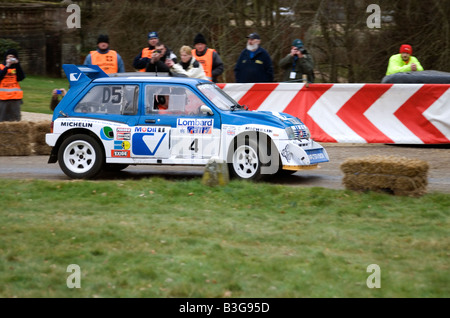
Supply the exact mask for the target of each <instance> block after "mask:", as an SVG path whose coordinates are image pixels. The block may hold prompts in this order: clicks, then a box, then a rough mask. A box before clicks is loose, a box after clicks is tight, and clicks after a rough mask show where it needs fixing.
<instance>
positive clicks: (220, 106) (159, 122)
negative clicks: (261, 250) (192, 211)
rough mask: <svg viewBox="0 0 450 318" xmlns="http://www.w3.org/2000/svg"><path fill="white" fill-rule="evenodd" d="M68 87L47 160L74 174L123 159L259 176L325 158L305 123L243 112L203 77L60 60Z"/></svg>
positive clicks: (116, 166)
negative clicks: (214, 165)
mask: <svg viewBox="0 0 450 318" xmlns="http://www.w3.org/2000/svg"><path fill="white" fill-rule="evenodd" d="M63 67H64V71H65V72H66V75H67V77H68V79H69V82H70V89H69V91H68V93H67V94H66V96H65V97H64V98H63V99H62V100H61V102H60V103H59V105H58V106H57V107H56V109H55V111H54V114H53V119H52V132H51V133H49V134H47V135H46V142H47V144H48V145H49V146H52V147H53V148H52V152H51V155H50V158H49V163H55V162H57V161H58V162H59V165H60V167H61V169H62V170H63V171H64V173H65V174H66V175H67V176H69V177H71V178H93V177H95V176H96V175H97V174H98V173H99V172H101V171H102V170H121V169H124V168H126V167H127V166H128V165H141V164H154V165H206V164H207V163H208V161H209V160H211V159H216V160H219V161H222V162H227V163H228V166H229V170H230V174H231V175H232V176H236V177H238V178H242V179H252V180H257V179H260V178H261V177H262V176H264V175H273V174H276V173H279V172H283V171H290V172H295V171H297V170H301V169H305V168H315V167H317V166H318V164H319V163H321V162H327V161H329V157H328V154H327V152H326V151H325V149H324V148H323V147H322V146H321V145H319V144H318V143H316V142H315V141H313V140H312V139H311V137H310V133H309V130H308V128H307V127H306V126H305V125H304V124H303V123H302V122H301V121H300V120H299V119H298V118H296V117H293V116H291V115H288V114H285V113H279V112H267V111H248V110H247V109H246V108H245V107H243V106H241V105H239V104H238V103H237V102H236V101H234V100H233V99H232V98H231V97H229V96H228V95H227V94H226V93H225V92H224V91H222V90H221V89H220V88H219V87H218V86H217V85H215V84H214V83H211V82H209V81H205V80H199V79H192V78H182V77H160V76H153V77H152V76H142V73H140V74H139V75H138V74H136V75H134V74H129V73H128V74H126V76H111V77H110V76H108V75H107V74H106V73H104V72H103V71H102V70H101V69H100V68H99V67H98V66H96V65H89V66H88V65H78V66H77V65H64V66H63Z"/></svg>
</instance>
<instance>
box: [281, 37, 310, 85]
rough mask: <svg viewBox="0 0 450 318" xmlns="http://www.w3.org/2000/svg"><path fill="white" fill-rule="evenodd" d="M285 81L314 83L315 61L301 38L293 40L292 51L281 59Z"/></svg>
mask: <svg viewBox="0 0 450 318" xmlns="http://www.w3.org/2000/svg"><path fill="white" fill-rule="evenodd" d="M279 65H280V67H281V68H282V69H283V70H284V73H283V81H284V82H302V81H303V82H304V81H305V79H306V81H307V82H308V83H314V61H313V59H312V56H311V55H310V54H309V53H308V51H307V50H306V49H305V47H304V45H303V42H302V41H301V40H300V39H295V40H294V41H293V42H292V46H291V52H290V53H289V54H288V55H286V56H285V57H284V58H282V59H281V60H280V63H279Z"/></svg>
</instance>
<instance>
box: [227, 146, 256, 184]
mask: <svg viewBox="0 0 450 318" xmlns="http://www.w3.org/2000/svg"><path fill="white" fill-rule="evenodd" d="M229 166H230V170H231V173H232V175H233V176H235V177H238V178H241V179H247V180H259V179H260V178H261V159H260V157H259V153H258V146H257V144H256V142H254V141H253V140H247V141H246V142H245V144H243V145H239V146H238V147H237V148H236V149H235V150H234V152H233V156H232V162H231V163H230V165H229Z"/></svg>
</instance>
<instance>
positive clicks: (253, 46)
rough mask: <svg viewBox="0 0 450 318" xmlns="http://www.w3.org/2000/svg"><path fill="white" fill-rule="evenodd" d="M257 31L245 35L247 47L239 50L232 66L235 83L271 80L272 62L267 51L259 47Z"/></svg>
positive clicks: (259, 41) (266, 81) (259, 40)
mask: <svg viewBox="0 0 450 318" xmlns="http://www.w3.org/2000/svg"><path fill="white" fill-rule="evenodd" d="M260 43H261V37H260V36H259V35H258V34H257V33H251V34H250V35H249V36H247V47H246V48H245V49H244V50H243V51H242V52H241V54H240V55H239V58H238V60H237V62H236V66H235V67H234V76H235V79H236V83H269V82H273V63H272V59H271V58H270V55H269V53H268V52H267V51H266V50H265V49H263V48H262V47H260Z"/></svg>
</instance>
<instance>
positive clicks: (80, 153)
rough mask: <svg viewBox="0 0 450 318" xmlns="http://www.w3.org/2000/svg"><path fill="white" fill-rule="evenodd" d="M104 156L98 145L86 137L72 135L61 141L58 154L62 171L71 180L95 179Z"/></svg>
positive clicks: (92, 139)
mask: <svg viewBox="0 0 450 318" xmlns="http://www.w3.org/2000/svg"><path fill="white" fill-rule="evenodd" d="M104 160H105V156H104V154H103V151H102V148H101V147H100V145H99V143H98V142H97V141H96V140H95V139H94V138H93V137H91V136H88V135H82V134H78V135H73V136H70V137H68V138H67V139H66V140H64V141H63V143H62V144H61V147H60V148H59V152H58V161H59V165H60V167H61V169H62V171H63V172H64V173H65V174H66V175H67V176H69V177H71V178H73V179H89V178H93V177H95V176H96V175H97V174H98V173H99V172H100V171H101V170H102V167H103V164H104Z"/></svg>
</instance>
